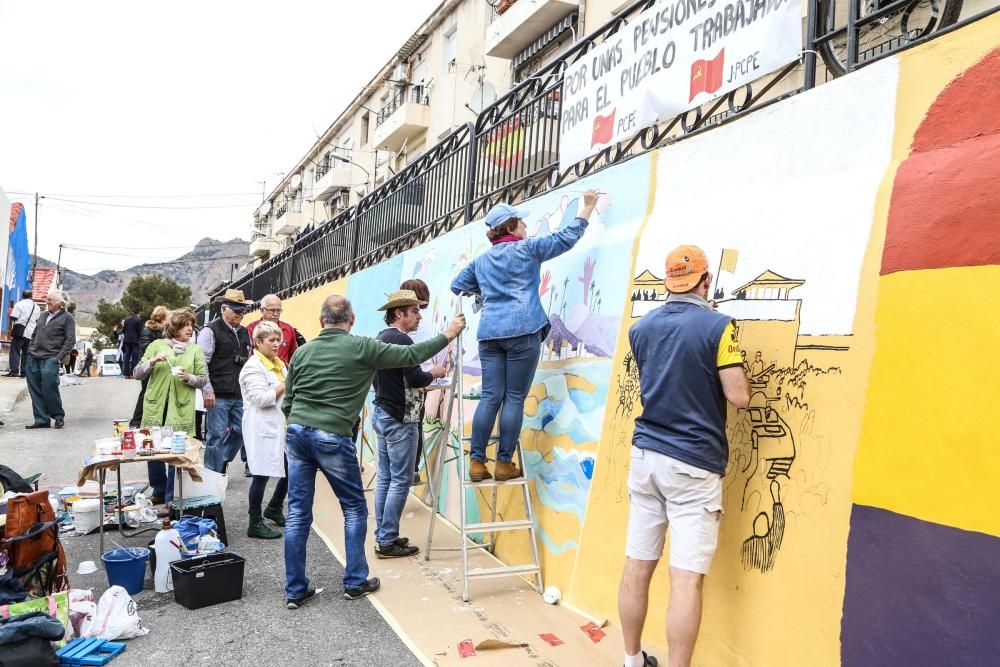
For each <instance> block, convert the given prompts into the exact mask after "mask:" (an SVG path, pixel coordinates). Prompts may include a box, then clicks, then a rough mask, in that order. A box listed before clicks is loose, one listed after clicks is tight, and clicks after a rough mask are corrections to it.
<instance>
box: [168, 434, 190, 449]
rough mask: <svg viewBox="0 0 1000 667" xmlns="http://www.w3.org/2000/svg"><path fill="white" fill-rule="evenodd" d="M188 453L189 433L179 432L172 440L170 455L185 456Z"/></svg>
mask: <svg viewBox="0 0 1000 667" xmlns="http://www.w3.org/2000/svg"><path fill="white" fill-rule="evenodd" d="M186 451H187V433H185V432H184V431H178V432H177V433H174V434H173V436H171V438H170V453H171V454H183V453H184V452H186Z"/></svg>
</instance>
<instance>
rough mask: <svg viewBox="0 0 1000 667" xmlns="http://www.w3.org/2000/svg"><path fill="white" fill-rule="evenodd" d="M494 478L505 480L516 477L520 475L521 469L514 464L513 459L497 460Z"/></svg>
mask: <svg viewBox="0 0 1000 667" xmlns="http://www.w3.org/2000/svg"><path fill="white" fill-rule="evenodd" d="M496 473H497V474H496V480H497V481H498V482H506V481H507V480H508V479H517V478H518V477H520V476H521V474H522V473H521V469H520V468H518V467H517V466H516V465H514V462H513V461H497V467H496Z"/></svg>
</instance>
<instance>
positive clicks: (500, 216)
mask: <svg viewBox="0 0 1000 667" xmlns="http://www.w3.org/2000/svg"><path fill="white" fill-rule="evenodd" d="M597 194H598V193H597V191H596V190H588V191H587V193H586V194H584V196H583V207H582V208H581V209H580V211H579V213H578V215H577V217H576V219H575V220H573V222H571V223H570V224H568V225H566V226H565V227H563V228H562V229H560V230H559V231H557V232H555V233H553V234H549V235H548V236H541V237H536V238H530V239H529V238H528V232H527V228H526V227H525V224H524V218H525V217H526V216H527V215H528V211H525V210H521V209H517V208H514V207H513V206H511V205H510V204H497V205H496V206H494V207H493V208H492V209H490V212H489V213H487V214H486V225H487V226H488V227H489V228H490V229H489V231H488V232H486V237H487V238H488V239H489V240H490V243H492V244H493V247H492V248H490V249H489V250H488V251H487V252H485V253H484V254H482V255H480V256H479V257H476V258H475V259H474V260H472V263H471V264H469V265H468V266H467V267H465V268H464V269H462V271H461V273H459V274H458V277H456V278H455V280H454V281H453V282H452V283H451V291H452V292H454V293H455V294H460V295H464V294H474V295H478V296H481V297H482V300H483V312H482V315H481V316H480V319H479V329H478V331H477V332H476V338H477V339H478V340H479V360H480V363H481V364H482V368H483V390H482V398H481V399H480V401H479V405H478V407H477V408H476V413H475V415H474V416H473V418H472V451H471V453H470V457H469V458H470V459H471V462H470V464H469V479H471V480H472V481H474V482H480V481H482V480H484V479H489V478H490V477H491V475H490V471H489V470H488V469H487V468H486V445H487V443H488V441H489V438H490V435H491V434H492V433H493V425H494V424H495V423H496V420H497V413H499V414H500V445H499V448H498V450H497V457H496V458H497V464H496V469H495V471H494V475H492V476H494V477H495V478H496V480H497V481H501V482H502V481H506V480H509V479H515V478H517V477H520V476H521V475H522V471H521V470H520V469H518V467H517V466H516V465H515V464H514V463H513V461H512V460H511V459H512V458H513V456H514V449H515V448H516V446H517V439H518V437H520V434H521V423H522V421H523V420H524V399H525V397H526V396H527V395H528V390H529V389H530V388H531V379H532V378H533V377H534V375H535V367H536V366H537V365H538V356H539V353H540V352H541V348H542V341H544V340H545V337H546V336H547V335H548V333H549V318H548V316H547V315H546V314H545V309H544V308H542V302H541V300H540V299H539V298H538V286H539V283H540V282H541V267H542V262H545V261H547V260H550V259H552V258H554V257H558V256H559V255H561V254H563V253H564V252H566V251H568V250H569V249H570V248H572V247H573V246H574V245H576V243H577V241H579V240H580V239H581V238H582V237H583V233H584V232H585V231H586V229H587V221H588V219H589V218H590V215H591V213H593V211H594V206H595V205H596V204H597Z"/></svg>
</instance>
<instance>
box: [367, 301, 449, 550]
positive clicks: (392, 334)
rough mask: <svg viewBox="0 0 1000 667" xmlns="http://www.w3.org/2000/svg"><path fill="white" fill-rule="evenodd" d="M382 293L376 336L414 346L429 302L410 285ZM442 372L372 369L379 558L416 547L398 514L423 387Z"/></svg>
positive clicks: (416, 435)
mask: <svg viewBox="0 0 1000 667" xmlns="http://www.w3.org/2000/svg"><path fill="white" fill-rule="evenodd" d="M386 296H387V297H388V298H389V301H388V302H387V303H386V304H385V305H384V306H382V307H381V308H379V310H382V311H385V323H386V324H387V325H388V328H387V329H384V330H382V332H381V333H379V335H378V336H377V338H376V339H377V340H379V341H381V342H383V343H389V344H391V345H413V340H411V339H410V336H409V334H410V332H411V331H414V330H415V329H416V328H417V327H418V326H420V307H421V306H426V305H427V302H426V301H421V300H419V299H418V298H417V294H416V292H414V291H413V290H399V291H396V292H392V293H390V294H387V295H386ZM444 374H445V370H444V368H442V367H440V366H433V367H431V370H430V372H425V371H423V370H421V368H420V366H417V365H414V366H411V367H409V368H386V369H382V370H379V371H376V372H375V411H374V412H373V413H372V425H373V426H374V428H375V433H376V434H377V435H378V483H377V484H376V485H375V555H376V556H378V557H379V558H399V557H403V556H412V555H413V554H415V553H417V551H418V548H417V547H415V546H413V545H411V544H409V540H408V539H406V538H404V537H400V535H399V519H400V517H401V516H402V515H403V507H404V506H405V504H406V496H407V495H408V494H409V489H410V485H411V483H412V482H413V460H414V458H415V457H416V455H417V443H418V441H419V439H420V438H419V433H420V431H421V427H422V426H423V423H422V422H421V419H420V415H421V412H422V408H423V405H424V391H423V389H424V387H426V386H428V385H429V384H430V383H431V382H433V381H434V380H435V379H437V378H442V377H444Z"/></svg>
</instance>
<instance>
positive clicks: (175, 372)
mask: <svg viewBox="0 0 1000 667" xmlns="http://www.w3.org/2000/svg"><path fill="white" fill-rule="evenodd" d="M182 372H184V369H183V368H181V367H180V366H171V367H170V374H171V375H173V376H174V377H175V378H179V377H180V376H181V373H182Z"/></svg>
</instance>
